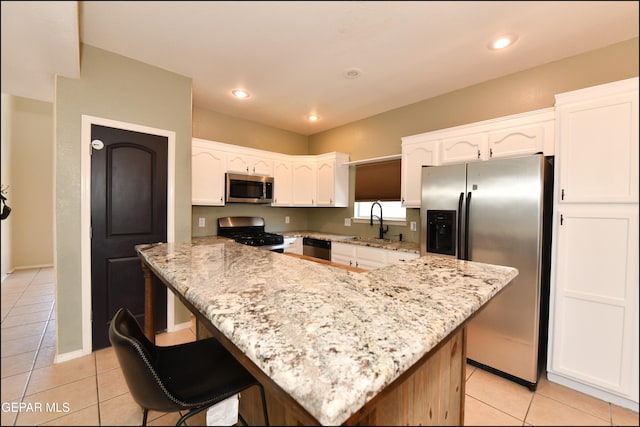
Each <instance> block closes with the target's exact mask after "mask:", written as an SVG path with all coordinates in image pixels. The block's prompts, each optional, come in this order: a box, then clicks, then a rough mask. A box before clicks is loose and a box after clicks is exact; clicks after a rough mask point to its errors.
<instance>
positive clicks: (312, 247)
mask: <svg viewBox="0 0 640 427" xmlns="http://www.w3.org/2000/svg"><path fill="white" fill-rule="evenodd" d="M302 255H305V256H310V257H314V258H320V259H324V260H327V261H331V241H330V240H322V239H314V238H312V237H303V238H302Z"/></svg>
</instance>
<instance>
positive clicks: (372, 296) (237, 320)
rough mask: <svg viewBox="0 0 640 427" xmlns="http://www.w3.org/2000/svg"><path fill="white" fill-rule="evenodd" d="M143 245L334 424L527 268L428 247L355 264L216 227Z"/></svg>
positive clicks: (226, 329) (256, 358)
mask: <svg viewBox="0 0 640 427" xmlns="http://www.w3.org/2000/svg"><path fill="white" fill-rule="evenodd" d="M136 249H137V250H138V253H139V255H140V256H141V258H143V259H144V260H145V261H146V262H147V264H149V265H150V266H151V267H152V269H154V270H155V271H156V272H157V273H158V274H160V275H161V276H162V277H163V279H164V280H165V281H166V282H167V283H169V284H170V285H171V286H172V287H173V288H174V289H175V290H177V291H178V292H179V293H181V294H182V295H183V296H184V297H185V298H186V299H187V300H188V301H189V302H191V303H192V304H193V305H194V306H195V307H196V308H197V309H198V310H199V311H200V312H201V313H202V314H203V315H204V316H205V317H206V318H207V319H209V320H210V321H211V323H212V324H213V325H214V326H215V327H216V328H217V329H218V330H219V331H220V332H221V333H223V334H224V335H225V336H226V337H227V338H228V339H229V340H230V341H231V342H233V343H234V345H235V346H237V347H238V349H240V350H241V351H242V352H243V353H244V354H245V355H246V356H247V357H248V358H249V359H250V360H251V361H252V362H253V363H255V365H256V366H257V367H258V368H260V369H261V370H262V371H263V372H264V373H265V374H266V375H267V376H269V377H270V378H271V379H272V380H273V381H274V382H275V383H277V384H278V385H279V386H280V387H281V388H282V389H283V390H284V391H285V392H286V393H288V394H289V395H290V396H291V397H292V398H293V399H294V400H296V401H297V402H298V403H299V404H300V405H301V406H302V407H304V408H305V409H306V410H307V411H308V412H309V413H310V414H311V415H312V416H314V417H315V418H316V419H317V420H318V421H319V422H320V423H321V424H323V425H339V424H342V423H343V422H345V421H346V420H347V419H348V418H349V417H350V416H351V415H352V414H354V413H355V412H356V411H357V410H358V409H360V408H361V407H362V406H363V405H364V404H365V403H366V402H367V401H369V400H370V399H371V398H372V397H374V396H375V395H376V394H378V393H379V392H380V391H382V390H383V389H384V388H385V387H387V386H388V385H389V384H390V383H391V382H393V381H394V380H395V379H396V378H397V377H398V376H400V375H401V374H402V373H403V372H405V371H406V370H407V369H409V368H410V367H411V366H412V365H413V364H415V363H416V362H417V361H418V360H419V359H420V358H421V357H422V356H423V355H425V354H426V353H428V352H429V351H430V350H431V349H433V348H434V347H435V346H436V345H437V344H438V343H439V342H440V341H442V340H443V339H445V338H446V337H447V336H448V335H449V333H451V332H452V331H454V330H455V329H456V328H457V327H458V326H460V325H461V324H462V323H463V322H464V321H465V320H466V319H468V318H469V317H470V316H471V315H473V314H474V313H475V312H476V311H477V310H478V309H479V308H480V307H481V306H482V305H483V304H484V303H486V302H487V301H489V300H490V299H491V298H492V297H493V296H494V295H495V294H496V293H498V292H499V291H500V290H501V289H502V288H503V287H504V286H506V285H507V284H508V283H509V282H510V281H511V280H512V279H513V278H514V277H515V276H516V275H517V274H518V272H517V270H516V269H515V268H511V267H502V266H494V265H488V264H481V263H475V262H469V261H460V260H456V259H453V258H446V257H440V256H436V255H427V256H424V257H421V258H418V259H414V260H411V261H409V262H406V263H402V264H398V265H392V266H389V267H384V268H381V269H377V270H373V271H370V272H366V273H354V272H350V271H346V270H343V269H339V268H334V267H330V266H326V265H322V264H318V263H314V262H309V261H305V260H301V259H298V258H294V257H289V256H286V255H283V254H280V253H276V252H271V251H267V250H264V249H260V248H256V247H251V246H246V245H242V244H238V243H235V242H233V241H232V240H229V239H224V238H217V237H204V238H194V239H193V241H192V242H189V243H180V244H174V243H162V244H154V245H139V246H137V247H136Z"/></svg>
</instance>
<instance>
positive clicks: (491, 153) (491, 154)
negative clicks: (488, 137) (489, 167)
mask: <svg viewBox="0 0 640 427" xmlns="http://www.w3.org/2000/svg"><path fill="white" fill-rule="evenodd" d="M492 157H493V148H489V158H492Z"/></svg>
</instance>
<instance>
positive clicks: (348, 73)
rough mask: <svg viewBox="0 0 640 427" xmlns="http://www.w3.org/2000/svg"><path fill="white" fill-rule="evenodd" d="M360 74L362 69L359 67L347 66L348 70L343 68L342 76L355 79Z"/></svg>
mask: <svg viewBox="0 0 640 427" xmlns="http://www.w3.org/2000/svg"><path fill="white" fill-rule="evenodd" d="M360 74H362V70H360V69H359V68H349V69H348V70H345V72H344V73H343V76H344V77H345V78H347V79H356V78H358V77H360Z"/></svg>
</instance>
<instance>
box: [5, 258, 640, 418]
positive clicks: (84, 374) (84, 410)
mask: <svg viewBox="0 0 640 427" xmlns="http://www.w3.org/2000/svg"><path fill="white" fill-rule="evenodd" d="M1 286H2V295H1V301H2V325H1V326H2V331H1V332H2V335H1V336H2V343H1V356H2V384H1V386H2V392H1V393H2V419H1V425H3V426H13V425H16V426H19V425H66V426H71V425H96V426H98V425H140V422H141V420H142V416H141V410H140V409H139V408H138V407H137V405H136V404H135V403H134V402H133V400H132V399H131V396H130V395H129V393H128V390H127V387H126V384H125V382H124V378H123V377H122V374H121V372H120V369H119V366H118V361H117V359H116V358H115V356H114V354H113V352H112V350H111V349H110V348H107V349H103V350H99V351H96V352H94V353H92V354H90V355H88V356H84V357H80V358H77V359H74V360H71V361H68V362H63V363H57V364H54V363H53V358H54V355H55V349H56V342H55V340H56V334H55V327H56V326H55V310H54V279H53V270H52V269H50V268H47V269H33V270H22V271H17V272H15V273H14V274H11V275H9V276H8V277H7V278H6V279H5V280H4V281H3V282H2V285H1ZM193 339H195V335H194V330H193V328H189V329H182V330H180V331H177V332H173V333H165V334H159V335H158V336H157V343H158V344H160V345H170V344H175V343H180V342H187V341H190V340H193ZM467 368H468V370H467V382H466V393H467V396H466V403H465V424H466V425H493V426H497V425H573V426H577V425H584V426H596V425H603V426H604V425H607V426H608V425H635V426H637V425H639V424H640V420H639V417H638V413H637V412H633V411H630V410H627V409H624V408H620V407H618V406H616V405H612V404H609V403H607V402H603V401H601V400H598V399H595V398H593V397H590V396H587V395H584V394H582V393H578V392H576V391H573V390H571V389H568V388H565V387H563V386H560V385H557V384H554V383H551V382H548V381H547V380H546V379H542V380H541V381H540V384H539V386H538V390H537V391H536V392H535V393H534V392H531V391H529V390H528V389H527V388H525V387H522V386H520V385H517V384H515V383H513V382H510V381H507V380H505V379H503V378H500V377H497V376H495V375H492V374H490V373H488V372H485V371H483V370H481V369H477V368H475V367H473V366H471V365H467ZM20 403H22V408H20ZM194 418H195V419H192V421H191V422H188V424H189V425H204V421H205V416H204V414H202V415H201V416H196V417H194ZM177 420H178V415H177V414H164V413H154V412H152V413H150V415H149V425H174V424H175V423H176V421H177Z"/></svg>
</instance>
